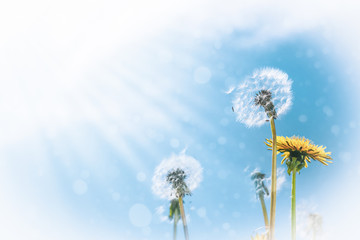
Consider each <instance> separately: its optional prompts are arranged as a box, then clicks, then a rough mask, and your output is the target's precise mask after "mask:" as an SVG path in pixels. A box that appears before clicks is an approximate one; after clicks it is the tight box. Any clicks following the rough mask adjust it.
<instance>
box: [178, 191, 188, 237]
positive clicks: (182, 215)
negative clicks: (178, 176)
mask: <svg viewBox="0 0 360 240" xmlns="http://www.w3.org/2000/svg"><path fill="white" fill-rule="evenodd" d="M179 206H180V214H181V219H182V222H183V226H184V235H185V239H186V240H189V232H188V227H187V223H186V217H185V211H184V205H183V200H182V197H179Z"/></svg>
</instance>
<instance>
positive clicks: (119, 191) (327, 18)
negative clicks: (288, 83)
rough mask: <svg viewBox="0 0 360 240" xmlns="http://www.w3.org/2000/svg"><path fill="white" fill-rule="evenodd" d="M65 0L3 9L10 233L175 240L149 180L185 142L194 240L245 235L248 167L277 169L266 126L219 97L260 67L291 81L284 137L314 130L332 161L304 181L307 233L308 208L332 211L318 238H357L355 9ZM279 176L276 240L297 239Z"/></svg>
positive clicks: (251, 204)
mask: <svg viewBox="0 0 360 240" xmlns="http://www.w3.org/2000/svg"><path fill="white" fill-rule="evenodd" d="M71 4H73V3H71ZM71 4H70V3H67V2H64V3H62V4H58V5H57V4H55V3H53V4H49V3H41V2H36V3H34V5H29V6H26V5H22V6H25V7H22V8H19V9H18V8H17V7H16V6H15V5H11V4H10V3H9V6H7V7H8V11H5V12H3V13H4V14H1V15H2V17H3V18H4V19H8V20H12V21H11V22H12V25H11V26H4V27H2V28H3V29H2V31H3V32H5V33H7V34H6V37H5V38H3V39H2V40H1V48H0V50H1V51H2V52H3V54H2V56H1V58H0V60H1V61H0V69H1V75H2V76H1V82H2V89H1V90H0V92H1V94H0V95H1V96H0V103H1V105H0V112H1V113H2V114H1V115H2V119H1V120H0V122H1V124H0V126H1V127H0V132H2V134H1V135H2V137H1V138H0V156H1V158H2V161H0V162H1V167H0V169H1V170H0V176H1V177H0V179H1V181H0V182H1V183H0V195H1V196H3V197H2V198H0V203H1V204H0V210H1V212H3V214H2V217H0V222H1V224H0V225H1V228H2V229H1V230H0V236H1V237H2V238H4V239H25V238H26V239H124V240H138V239H139V240H145V239H147V240H152V239H171V236H172V232H171V231H172V225H171V223H169V222H167V221H163V220H162V219H163V217H164V216H166V215H167V214H168V209H167V208H168V202H167V201H165V200H162V199H159V198H158V197H156V196H154V194H153V193H152V192H151V178H152V175H153V172H154V169H155V167H156V166H157V165H158V164H159V163H160V162H161V161H162V160H163V159H164V158H167V157H169V156H170V155H171V154H173V153H179V152H181V151H182V150H183V149H185V148H186V152H187V154H189V155H191V156H193V157H195V158H196V159H197V160H198V161H199V162H200V163H201V165H202V166H203V169H204V178H203V181H202V183H201V184H200V186H199V187H198V188H197V189H196V190H195V191H194V192H193V195H192V196H190V197H186V199H185V211H186V213H187V214H188V217H189V232H190V237H191V238H192V239H199V240H200V239H210V240H211V239H219V238H221V239H250V235H251V234H253V232H254V231H255V230H256V229H257V228H259V227H261V226H262V225H263V222H262V221H263V220H262V215H261V208H260V203H259V202H258V201H257V200H256V198H255V192H254V188H253V183H252V182H251V181H250V173H251V172H252V171H253V170H254V169H255V168H258V169H261V170H262V171H264V172H265V173H266V174H267V176H269V173H270V170H271V169H270V167H271V163H270V159H271V152H270V151H268V150H267V149H266V147H265V145H264V140H265V138H269V137H271V132H270V127H269V126H268V125H264V126H262V127H259V128H247V127H245V126H244V125H243V124H241V123H239V122H236V121H235V118H236V117H235V115H234V113H233V112H232V111H231V106H232V105H231V101H232V97H231V96H230V95H227V94H225V92H226V91H227V90H228V89H229V87H231V86H233V85H236V84H237V83H239V82H241V81H242V80H243V79H244V78H245V77H246V76H247V75H248V74H251V73H252V71H253V70H254V69H256V68H259V67H265V66H270V67H275V68H279V69H281V70H283V71H285V72H286V73H287V74H288V75H289V77H290V78H291V79H292V80H293V87H292V90H293V95H294V101H293V106H292V108H291V109H290V111H289V112H288V113H287V114H286V115H284V116H283V117H281V119H279V120H277V121H276V126H277V133H278V135H283V136H292V135H299V136H305V137H307V138H309V139H311V140H313V141H314V143H315V144H319V145H325V146H327V150H329V151H331V152H332V157H333V159H334V163H333V164H331V165H329V166H328V167H324V166H322V165H321V164H320V163H318V162H312V163H311V164H310V166H309V168H308V169H304V170H302V172H301V174H300V175H299V176H298V180H297V200H298V207H299V211H298V213H299V219H298V222H299V226H300V229H299V239H307V237H306V236H303V235H302V234H301V233H302V232H303V230H302V228H301V224H303V223H304V218H301V217H302V216H306V214H307V213H310V212H316V213H319V214H321V215H322V216H323V219H324V222H323V239H339V237H344V236H352V234H355V233H356V232H355V228H354V226H355V225H354V223H353V225H351V224H352V223H351V222H354V221H353V220H354V219H356V218H355V217H354V216H355V213H359V212H360V208H357V207H353V206H354V204H355V199H356V197H358V196H360V193H359V191H358V190H357V186H356V185H355V183H356V182H357V181H358V180H359V178H360V164H359V163H358V162H357V161H356V157H355V156H356V147H357V143H358V142H359V138H358V137H357V136H358V135H357V133H358V131H359V126H360V119H359V113H358V112H356V109H357V105H356V102H358V96H357V94H356V93H357V91H358V90H359V84H358V83H357V77H358V73H357V72H356V69H357V67H358V65H359V63H360V62H359V58H358V57H357V56H358V54H357V53H358V52H359V49H358V47H357V45H356V43H357V39H359V37H360V33H359V32H358V31H357V30H354V29H353V28H352V25H353V23H354V22H356V19H357V17H356V16H357V15H356V14H355V13H356V11H355V9H356V6H355V7H354V9H353V8H350V7H347V5H346V4H344V5H338V4H339V3H337V2H336V1H333V2H330V3H328V5H326V7H325V8H323V5H322V4H323V2H319V3H314V4H312V3H310V2H309V3H308V2H304V3H300V2H299V3H298V2H296V3H294V6H292V5H291V4H288V3H286V2H283V1H274V5H272V4H269V3H264V2H262V1H254V2H252V3H249V2H246V1H243V2H239V3H238V2H232V1H228V2H226V3H222V4H219V3H216V2H210V3H208V2H206V1H199V2H197V3H192V2H186V1H185V2H183V3H180V2H175V3H174V6H172V5H169V3H168V2H166V1H155V2H154V3H153V5H151V4H150V3H145V2H141V1H139V2H136V3H133V4H129V3H128V4H125V3H115V2H111V1H109V2H103V3H97V2H91V3H87V2H86V3H84V2H81V1H76V2H75V3H74V5H71ZM138 4H141V6H143V8H142V7H139V6H138ZM70 5H71V6H72V7H71V8H70V7H69V6H70ZM40 6H41V7H40ZM338 6H342V7H341V8H340V9H342V11H337V8H338ZM278 7H283V8H284V9H285V11H280V10H279V8H278ZM146 9H147V10H146ZM320 10H321V11H320ZM279 12H280V14H279ZM305 13H306V14H305ZM334 13H336V14H334ZM279 168H280V169H282V166H280V164H279ZM280 176H281V179H284V180H285V181H284V182H283V184H282V186H281V188H280V191H279V193H278V200H277V225H276V234H277V236H278V239H280V240H281V239H288V236H289V234H290V225H289V219H290V177H289V176H287V175H286V172H285V174H282V175H280ZM350 193H351V194H350ZM350 195H351V196H352V198H349V197H347V196H350ZM339 203H340V204H339ZM266 204H267V207H268V208H269V199H267V200H266ZM339 206H340V207H341V209H340V207H339ZM161 209H163V210H164V211H163V212H162V211H161ZM140 210H142V214H139V211H140ZM339 219H348V222H349V223H348V224H347V223H345V221H343V220H341V222H340V223H339V221H340V220H339ZM178 236H179V238H178V239H182V238H183V234H182V231H181V226H180V225H179V231H178Z"/></svg>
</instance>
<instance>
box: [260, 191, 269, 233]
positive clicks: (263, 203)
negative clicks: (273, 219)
mask: <svg viewBox="0 0 360 240" xmlns="http://www.w3.org/2000/svg"><path fill="white" fill-rule="evenodd" d="M259 198H260V202H261V208H262V211H263V215H264V222H265V227H266V230H268V228H269V218H268V215H267V211H266V206H265V201H264V196H263V195H260V197H259Z"/></svg>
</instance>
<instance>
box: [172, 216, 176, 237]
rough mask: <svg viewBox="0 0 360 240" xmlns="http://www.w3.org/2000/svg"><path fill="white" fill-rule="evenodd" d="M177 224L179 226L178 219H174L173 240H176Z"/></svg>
mask: <svg viewBox="0 0 360 240" xmlns="http://www.w3.org/2000/svg"><path fill="white" fill-rule="evenodd" d="M176 224H177V219H176V217H174V236H173V239H174V240H176V227H177V226H176Z"/></svg>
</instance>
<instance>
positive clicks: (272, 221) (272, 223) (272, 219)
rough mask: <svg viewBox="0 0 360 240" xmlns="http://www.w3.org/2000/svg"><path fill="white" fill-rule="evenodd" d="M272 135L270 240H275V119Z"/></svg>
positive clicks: (272, 124) (271, 119)
mask: <svg viewBox="0 0 360 240" xmlns="http://www.w3.org/2000/svg"><path fill="white" fill-rule="evenodd" d="M270 126H271V134H272V141H273V144H272V166H271V195H270V228H269V240H274V235H275V210H276V154H277V148H276V129H275V121H274V117H271V118H270Z"/></svg>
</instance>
